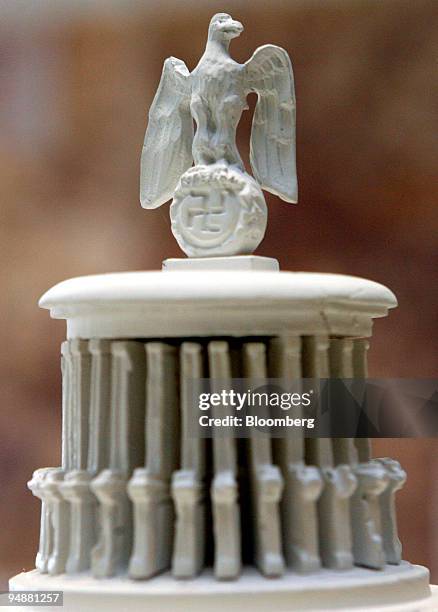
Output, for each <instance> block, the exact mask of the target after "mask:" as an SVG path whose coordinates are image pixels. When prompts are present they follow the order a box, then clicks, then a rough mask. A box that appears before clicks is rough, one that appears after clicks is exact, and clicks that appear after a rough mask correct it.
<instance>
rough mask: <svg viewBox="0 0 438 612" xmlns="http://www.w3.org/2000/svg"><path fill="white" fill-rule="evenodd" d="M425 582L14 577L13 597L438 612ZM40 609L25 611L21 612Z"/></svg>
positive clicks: (142, 607) (419, 573)
mask: <svg viewBox="0 0 438 612" xmlns="http://www.w3.org/2000/svg"><path fill="white" fill-rule="evenodd" d="M428 581H429V572H428V570H427V569H426V568H424V567H421V566H419V565H411V564H410V563H406V562H403V563H402V564H401V565H400V566H387V567H386V568H385V570H384V571H380V572H379V571H377V572H376V571H373V570H367V569H362V568H354V569H353V570H349V571H342V572H336V571H333V570H321V571H320V572H318V573H313V574H311V575H308V576H300V575H297V574H293V575H292V574H288V575H286V576H284V577H283V578H276V579H267V578H262V577H261V576H260V574H258V573H257V572H256V571H255V570H252V569H246V570H245V571H244V573H243V575H242V576H241V577H240V579H239V580H238V581H235V582H218V581H217V580H215V579H214V578H213V577H212V575H211V574H210V573H208V572H204V574H203V575H202V576H200V577H198V578H196V580H188V581H176V580H175V579H174V578H172V577H171V576H169V575H168V574H164V575H161V576H158V577H156V578H154V579H153V580H151V581H139V582H133V581H132V580H128V579H127V578H111V579H103V580H96V579H94V578H91V577H90V576H66V575H62V576H59V577H52V576H47V575H43V574H39V573H38V572H37V571H36V570H34V571H31V572H25V573H22V574H18V575H17V576H15V577H14V578H11V580H10V582H9V586H10V590H11V591H20V590H27V591H29V590H30V591H44V590H45V591H47V590H51V591H63V592H64V607H63V612H100V611H102V612H112V611H114V612H116V611H117V612H120V611H121V610H126V611H127V612H128V611H129V612H140V611H141V612H187V611H188V610H190V612H201V611H202V612H219V611H220V612H223V610H224V609H226V610H227V612H237V611H241V610H251V612H261V611H263V612H289V611H291V612H292V611H297V610H307V611H312V610H313V611H317V610H343V611H344V612H345V611H348V610H350V611H354V612H359V611H365V610H366V611H373V612H420V611H423V610H437V609H438V589H437V588H436V587H432V592H431V589H430V587H429V585H428ZM15 609H17V608H15ZM18 609H19V610H21V608H18ZM39 609H40V607H32V606H26V607H25V608H23V611H27V612H29V611H30V610H35V611H37V610H39Z"/></svg>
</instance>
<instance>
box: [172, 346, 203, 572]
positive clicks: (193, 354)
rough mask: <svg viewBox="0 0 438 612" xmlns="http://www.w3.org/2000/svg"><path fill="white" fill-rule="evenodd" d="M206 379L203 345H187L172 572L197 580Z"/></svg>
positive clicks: (200, 559) (182, 372)
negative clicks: (201, 403)
mask: <svg viewBox="0 0 438 612" xmlns="http://www.w3.org/2000/svg"><path fill="white" fill-rule="evenodd" d="M204 376H205V372H204V366H203V349H202V345H201V344H198V343H195V342H183V343H182V345H181V348H180V394H181V400H180V401H181V469H179V470H178V471H176V472H174V474H173V477H172V498H173V502H174V505H175V511H176V523H175V537H174V545H173V556H172V573H173V575H174V576H175V578H193V577H194V576H196V574H198V573H199V572H200V571H201V569H202V567H203V564H204V558H205V540H206V503H205V502H206V490H205V477H206V457H205V452H206V440H205V439H204V438H202V437H201V435H200V431H199V424H198V417H199V411H198V407H197V405H196V404H195V403H194V399H195V398H194V392H195V391H196V382H197V381H199V380H200V379H201V378H203V377H204Z"/></svg>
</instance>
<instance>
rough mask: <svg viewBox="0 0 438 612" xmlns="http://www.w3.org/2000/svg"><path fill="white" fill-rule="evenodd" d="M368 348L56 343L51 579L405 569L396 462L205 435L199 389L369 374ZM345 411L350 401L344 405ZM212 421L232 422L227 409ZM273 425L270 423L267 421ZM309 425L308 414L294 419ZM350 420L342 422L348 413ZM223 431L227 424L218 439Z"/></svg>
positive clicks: (44, 479)
mask: <svg viewBox="0 0 438 612" xmlns="http://www.w3.org/2000/svg"><path fill="white" fill-rule="evenodd" d="M367 348H368V342H367V340H365V339H362V338H330V337H328V336H325V335H317V336H309V335H307V336H297V335H285V336H282V337H275V338H242V339H236V338H235V339H226V338H225V339H213V338H206V339H201V338H198V339H187V340H185V341H181V340H168V341H166V342H157V341H153V342H149V341H146V340H98V339H91V340H71V341H66V342H64V343H63V345H62V347H61V368H62V380H63V383H62V384H63V400H62V412H63V417H62V462H61V466H60V467H56V468H45V469H42V470H37V471H36V472H35V473H34V475H33V478H32V480H31V481H30V482H29V488H30V489H31V490H32V492H33V493H34V495H35V496H37V497H38V498H39V499H40V500H41V531H40V541H39V549H38V554H37V558H36V566H37V569H38V570H39V571H40V572H42V573H49V574H60V573H64V572H66V573H69V574H77V573H80V572H87V571H90V572H91V573H92V575H94V576H95V577H96V578H104V577H110V576H114V575H116V574H122V575H123V574H128V575H129V576H130V577H131V578H132V579H136V580H141V579H149V578H152V577H153V576H155V575H156V574H158V573H161V572H163V571H167V570H170V571H171V572H172V574H173V576H174V577H175V578H176V579H180V578H195V577H196V576H197V574H199V573H200V572H202V570H203V568H204V567H206V565H212V566H213V571H214V575H215V577H216V578H217V579H218V580H233V579H237V578H238V577H239V574H240V572H241V568H242V564H243V563H250V564H252V565H254V566H255V567H257V568H258V570H259V571H260V572H261V574H263V575H265V576H269V577H276V576H281V575H282V574H283V573H284V571H285V568H286V567H287V568H289V569H291V570H293V571H295V572H300V573H311V572H315V571H318V569H319V568H320V567H321V566H324V567H328V568H333V569H348V568H351V567H352V566H353V564H356V565H361V566H366V567H369V568H374V569H379V568H382V567H383V566H384V565H385V564H386V563H391V564H398V563H400V560H401V545H400V541H399V539H398V535H397V526H396V515H395V495H396V492H397V491H398V490H399V489H400V488H401V486H402V485H403V483H404V481H405V477H406V475H405V473H404V472H403V470H402V469H401V468H400V466H399V464H398V463H397V462H396V461H393V460H391V459H372V457H371V448H370V443H369V440H367V439H352V438H333V439H328V438H315V439H310V438H309V439H304V438H303V437H302V436H301V437H300V436H293V437H292V436H290V437H288V436H286V437H283V438H276V437H272V438H271V437H270V436H267V435H264V434H261V433H260V432H259V431H258V430H256V429H254V430H253V431H251V432H250V435H249V438H248V439H240V438H237V437H233V436H231V435H218V434H217V433H216V434H215V435H214V436H213V438H208V439H207V438H205V437H203V436H202V435H200V428H199V424H198V426H197V428H196V426H195V425H194V424H195V423H196V422H197V417H199V407H198V405H197V404H196V402H195V401H194V396H193V390H194V389H195V388H196V385H197V384H198V385H199V383H200V381H201V380H202V379H204V378H209V379H210V391H211V392H219V391H222V390H223V389H228V388H231V379H232V378H244V379H245V383H246V384H247V386H248V389H255V388H256V387H257V386H259V385H260V384H262V385H263V384H264V383H265V382H266V381H267V380H268V379H269V378H278V379H280V380H282V381H284V384H285V385H286V387H288V386H289V384H290V381H295V383H294V390H299V388H300V384H301V380H302V378H315V379H317V378H328V377H331V378H335V379H336V378H339V379H341V378H359V379H360V378H363V377H366V375H367V368H366V353H367ZM340 408H342V406H340ZM209 416H213V417H221V418H224V417H226V416H235V411H234V409H233V408H232V407H231V406H230V405H226V404H225V403H222V404H221V405H218V406H212V407H211V410H210V413H209ZM264 416H269V414H266V415H264ZM294 416H295V417H299V416H300V411H299V409H297V410H295V411H294ZM347 417H348V415H346V418H347ZM216 431H217V430H216Z"/></svg>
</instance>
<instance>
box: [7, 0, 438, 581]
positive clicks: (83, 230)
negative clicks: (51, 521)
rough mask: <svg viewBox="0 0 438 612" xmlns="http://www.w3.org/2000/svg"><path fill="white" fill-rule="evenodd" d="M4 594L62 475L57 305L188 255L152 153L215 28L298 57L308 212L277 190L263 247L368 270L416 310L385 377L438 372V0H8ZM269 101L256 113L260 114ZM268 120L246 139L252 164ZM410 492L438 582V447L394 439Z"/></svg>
mask: <svg viewBox="0 0 438 612" xmlns="http://www.w3.org/2000/svg"><path fill="white" fill-rule="evenodd" d="M0 7H1V9H0V10H1V23H0V83H1V86H0V124H1V125H0V190H1V201H0V214H1V223H0V249H1V262H2V266H1V272H0V275H1V276H0V300H1V301H2V304H1V312H2V321H1V332H2V335H3V337H2V342H1V346H2V347H3V349H2V351H1V352H0V377H1V385H0V431H1V439H0V486H1V491H2V495H1V498H2V499H1V503H0V588H4V585H5V581H6V579H7V578H8V577H9V576H11V575H13V574H15V573H17V572H19V571H21V570H23V569H26V570H28V569H31V568H32V567H33V561H34V555H35V552H36V547H37V537H38V529H39V502H38V500H36V499H35V498H33V496H32V495H31V493H30V492H29V491H27V490H26V482H27V480H28V479H29V478H30V476H31V474H32V471H33V470H34V469H36V468H39V467H43V466H51V465H59V461H60V459H59V457H60V447H59V443H60V391H61V387H60V370H59V345H60V343H61V341H62V340H63V338H64V334H65V329H64V323H63V322H62V321H52V320H50V319H49V315H48V313H47V312H46V311H41V310H39V309H38V307H37V300H38V298H39V297H40V295H41V294H42V293H43V292H44V291H46V290H47V289H48V288H49V287H51V286H52V285H54V284H55V283H57V282H59V281H61V280H63V279H65V278H68V277H71V276H77V275H82V274H92V273H99V272H107V271H123V270H138V269H151V268H159V267H160V266H161V261H162V260H163V259H165V258H166V257H178V256H181V255H182V254H181V253H180V251H179V249H178V246H177V244H176V242H175V241H174V240H173V239H172V237H171V234H170V229H169V216H168V206H167V205H166V206H164V207H162V208H160V209H158V210H156V211H144V210H142V209H141V208H140V204H139V200H138V184H139V158H140V151H141V146H142V141H143V136H144V130H145V126H146V122H147V111H148V108H149V105H150V103H151V101H152V98H153V95H154V93H155V90H156V87H157V85H158V82H159V78H160V73H161V68H162V64H163V60H164V59H165V58H166V57H168V56H169V55H174V56H176V57H179V58H181V59H183V60H184V61H185V62H186V63H187V66H188V67H189V69H193V68H194V67H195V65H196V63H197V61H198V59H199V57H200V55H201V54H202V52H203V49H204V45H205V40H206V34H207V27H208V22H209V20H210V18H211V16H212V15H213V14H214V13H215V12H218V11H228V12H231V13H232V15H233V16H234V17H235V18H237V19H239V20H241V21H242V22H243V23H244V25H245V28H246V30H245V32H244V33H243V35H242V36H241V37H240V38H239V39H237V40H236V41H234V42H233V44H232V48H231V49H232V53H233V55H234V57H235V59H237V60H238V61H245V60H246V59H247V58H248V57H249V56H250V54H251V53H252V52H253V50H254V48H255V47H257V46H259V45H262V44H265V43H269V42H272V43H276V44H278V45H281V46H283V47H285V48H286V49H287V50H288V52H289V53H290V55H291V58H292V62H293V67H294V72H295V82H296V90H297V101H298V134H297V141H298V142H297V147H298V175H299V189H300V201H299V205H298V206H290V205H288V204H286V203H284V202H281V201H280V200H278V199H277V198H275V197H273V196H270V195H268V194H267V201H268V205H269V209H270V216H269V224H268V230H267V234H266V238H265V240H264V242H263V243H262V245H261V247H260V248H259V250H258V253H259V254H261V255H269V256H271V257H276V258H278V259H279V260H280V263H281V266H282V268H283V269H289V270H309V271H323V272H337V273H345V274H354V275H359V276H365V277H368V278H371V279H374V280H376V281H379V282H381V283H384V284H385V285H388V286H389V287H390V288H391V289H392V290H393V291H394V292H395V293H396V295H397V297H398V299H399V308H398V309H397V310H396V311H392V312H391V313H390V316H389V318H388V319H380V320H378V321H377V322H376V323H375V330H374V333H375V337H374V340H373V342H372V345H371V350H370V375H372V376H374V377H378V376H381V377H383V376H390V377H434V376H436V374H437V356H436V341H437V327H438V320H437V310H436V303H437V297H438V295H437V286H438V283H437V270H438V249H437V246H438V239H437V236H438V207H437V205H436V196H437V176H436V163H437V154H438V141H437V128H438V125H437V124H438V92H437V86H436V83H437V64H436V59H437V43H438V28H437V19H438V3H437V2H434V1H433V0H431V1H429V2H425V1H422V0H415V2H413V1H412V0H398V1H397V2H396V1H392V0H362V1H361V0H342V1H340V0H339V1H335V0H323V1H322V0H321V1H317V0H306V1H294V0H285V1H282V2H281V1H275V0H270V1H269V2H259V1H258V0H246V1H233V2H229V1H227V0H222V1H221V2H217V1H214V2H213V1H208V0H204V1H203V2H202V3H201V2H193V1H192V0H179V1H177V0H166V1H165V2H161V1H159V0H158V1H153V0H144V1H143V2H139V1H130V0H125V1H122V0H120V1H118V2H117V1H115V0H106V1H100V2H99V1H98V0H95V1H91V0H88V1H87V2H84V1H80V0H69V1H67V0H53V1H50V0H39V1H37V0H27V1H24V0H11V1H10V2H7V1H6V2H5V1H3V2H0ZM253 106H254V100H251V108H253ZM250 118H251V112H249V113H246V116H244V118H243V120H242V124H241V128H240V131H239V141H240V142H239V146H240V150H241V151H242V152H243V154H244V156H245V159H246V160H247V159H248V142H249V129H250ZM374 448H375V454H376V455H378V456H385V455H389V456H392V457H394V458H396V459H398V460H399V461H400V462H401V463H402V465H403V467H404V468H405V469H406V470H407V472H408V482H407V484H406V486H405V488H404V489H403V490H402V491H401V492H400V493H399V494H398V515H399V525H400V533H401V539H402V542H403V544H404V557H405V558H406V559H408V560H410V561H413V562H417V563H421V564H425V565H427V566H429V567H430V569H431V571H432V579H433V580H434V581H435V582H438V476H437V474H438V440H427V439H421V440H420V439H418V440H398V441H396V440H379V441H376V442H375V445H374Z"/></svg>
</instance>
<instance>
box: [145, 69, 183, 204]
mask: <svg viewBox="0 0 438 612" xmlns="http://www.w3.org/2000/svg"><path fill="white" fill-rule="evenodd" d="M190 93H191V85H190V73H189V71H188V68H187V66H186V65H185V63H184V62H183V61H181V60H179V59H176V58H174V57H169V58H168V59H167V60H166V61H165V62H164V67H163V72H162V74H161V80H160V84H159V86H158V90H157V93H156V94H155V98H154V101H153V102H152V106H151V108H150V110H149V122H148V126H147V129H146V135H145V137H144V144H143V150H142V154H141V173H140V202H141V205H142V207H143V208H157V207H158V206H161V205H162V204H164V203H165V202H167V201H168V200H170V198H171V197H172V196H173V192H174V190H175V187H176V185H177V183H178V180H179V178H180V176H181V175H182V174H183V173H184V172H185V171H186V170H187V169H188V168H190V166H191V165H192V163H193V157H192V141H193V120H192V116H191V113H190Z"/></svg>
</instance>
